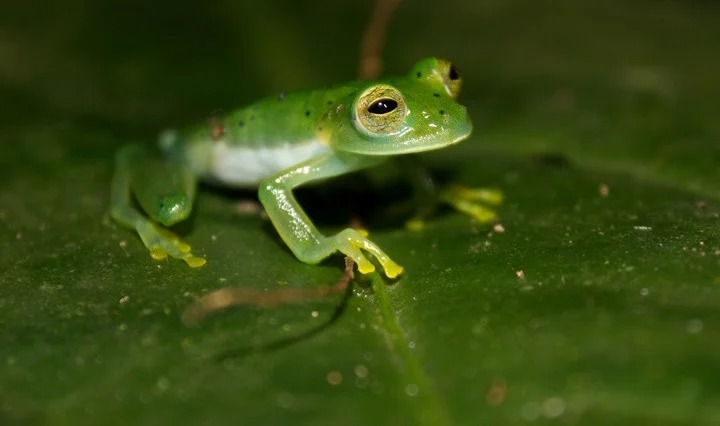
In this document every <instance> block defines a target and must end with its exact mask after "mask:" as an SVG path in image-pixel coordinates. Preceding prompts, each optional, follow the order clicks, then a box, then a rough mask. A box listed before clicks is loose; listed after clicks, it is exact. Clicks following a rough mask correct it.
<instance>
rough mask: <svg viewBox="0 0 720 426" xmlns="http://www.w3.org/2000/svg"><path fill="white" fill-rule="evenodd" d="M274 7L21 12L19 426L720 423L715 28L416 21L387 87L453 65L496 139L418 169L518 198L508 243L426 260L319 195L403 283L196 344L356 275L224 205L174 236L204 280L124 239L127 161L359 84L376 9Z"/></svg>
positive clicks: (386, 216) (617, 6)
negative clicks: (127, 147) (221, 302)
mask: <svg viewBox="0 0 720 426" xmlns="http://www.w3.org/2000/svg"><path fill="white" fill-rule="evenodd" d="M254 3H257V4H253V5H252V6H250V5H245V4H240V3H238V4H234V3H233V4H231V3H217V4H213V5H210V4H207V5H204V4H197V5H194V6H180V5H178V4H175V3H172V4H171V3H169V2H151V3H150V4H142V5H141V4H140V3H138V4H131V3H128V4H121V3H118V4H110V3H107V4H104V3H92V4H91V3H87V4H86V3H82V4H80V3H79V2H65V4H63V6H62V7H61V8H58V10H49V12H48V13H47V14H46V15H40V14H38V12H33V11H35V10H41V9H42V8H40V9H39V5H36V4H33V3H32V2H31V3H27V2H26V3H22V2H15V3H14V4H13V5H11V6H8V11H7V13H3V15H4V16H3V20H4V22H6V23H7V25H4V26H2V29H1V30H0V38H1V39H3V40H6V41H5V42H4V43H2V47H0V64H1V65H0V98H1V99H2V102H0V113H2V114H0V116H1V117H0V149H1V150H2V154H0V178H2V184H0V229H2V235H3V236H4V238H3V240H2V242H1V243H0V312H2V314H0V330H2V331H0V365H1V366H2V368H0V424H3V425H6V424H7V425H14V424H51V425H66V424H67V425H77V424H98V423H103V424H123V425H125V424H138V425H142V424H148V425H149V424H153V425H155V424H287V423H292V424H351V425H352V424H357V425H365V424H427V425H450V424H468V425H469V424H524V423H527V422H529V421H533V420H534V421H536V422H538V423H543V424H544V423H548V424H551V423H565V424H583V425H589V424H598V425H605V424H628V425H631V424H632V425H635V424H653V425H659V424H707V425H710V424H717V423H719V422H720V408H718V407H720V404H719V402H720V400H719V399H718V395H720V385H719V383H720V380H718V378H720V363H719V362H718V359H720V328H718V324H720V185H719V184H718V182H719V181H720V167H718V165H719V164H720V143H719V141H720V124H718V123H719V122H718V120H717V111H718V109H717V105H718V103H717V100H718V99H720V85H719V84H718V79H717V76H718V75H720V59H719V58H720V57H719V56H718V55H717V52H718V51H720V27H718V25H717V18H718V15H720V9H718V6H717V5H716V4H715V3H712V2H692V3H689V2H635V3H626V2H619V1H618V2H612V1H611V2H609V3H608V2H603V3H597V4H595V3H589V2H576V1H570V0H567V1H564V2H555V3H553V5H549V4H542V5H541V4H539V3H538V4H536V3H535V2H530V1H521V0H518V1H509V2H505V1H503V2H499V1H488V2H482V3H480V2H463V1H459V0H458V1H450V2H418V3H413V2H406V3H405V4H403V5H401V7H400V9H399V10H398V12H397V15H396V16H395V20H394V21H393V23H392V25H391V27H390V32H389V34H390V37H389V39H388V46H387V50H386V53H385V60H386V65H387V68H388V71H392V72H404V71H405V69H406V68H407V67H408V66H410V64H412V63H413V61H415V60H416V59H418V58H420V57H422V56H425V55H430V54H434V55H438V56H445V57H449V58H451V59H453V60H454V61H455V62H456V63H457V64H458V66H459V68H460V70H461V72H462V74H463V76H464V78H465V89H464V90H465V92H464V94H463V97H462V100H463V102H464V103H466V104H467V105H468V107H469V109H470V111H471V113H472V116H473V120H474V123H475V132H474V134H473V136H472V137H471V138H470V139H469V140H468V141H466V142H464V143H463V144H461V145H459V146H457V147H453V148H450V149H446V150H443V151H440V152H436V153H430V154H428V155H425V156H423V158H424V160H426V162H427V163H428V164H429V166H430V167H431V168H432V169H433V170H434V171H436V172H437V173H438V174H439V175H441V176H446V177H449V178H450V179H451V180H453V181H459V182H462V183H464V184H466V185H470V186H483V187H499V188H501V189H502V190H503V191H504V193H505V198H506V202H505V204H503V205H502V206H501V207H500V208H499V214H500V222H499V223H500V224H501V225H502V226H495V227H493V226H488V225H478V224H474V223H472V221H470V220H469V219H468V218H467V217H464V216H462V215H460V214H457V213H455V212H452V211H443V212H441V213H440V214H439V215H438V216H437V217H435V218H433V219H432V220H430V221H429V222H428V223H427V224H426V227H425V229H424V230H422V231H420V232H410V231H406V230H405V229H404V228H403V226H402V218H398V217H394V216H391V213H392V212H393V205H394V203H395V202H397V201H398V199H399V198H401V196H402V195H403V194H402V193H400V191H402V187H401V186H398V185H394V184H392V185H389V187H387V188H384V187H377V186H372V184H371V183H369V182H368V181H365V180H361V179H357V178H356V177H351V178H348V179H340V180H337V181H335V182H330V183H329V184H328V185H327V186H322V187H318V188H310V189H307V190H303V191H300V194H299V197H300V198H301V200H302V202H303V205H305V206H306V207H307V210H308V212H309V214H310V216H311V217H313V218H315V219H316V221H317V223H318V225H319V226H320V227H321V228H322V229H323V230H325V231H326V232H334V231H335V230H337V229H339V228H341V227H344V226H347V224H348V223H349V222H350V221H351V219H354V218H358V217H359V218H360V220H362V221H363V223H364V224H365V225H367V227H368V228H369V229H370V231H371V236H372V238H373V240H374V241H376V242H377V243H378V244H379V245H380V246H381V247H382V248H383V249H384V250H386V251H387V252H388V253H390V254H392V255H393V257H394V258H395V259H396V260H397V261H399V262H400V263H401V264H402V265H403V266H404V267H405V268H406V271H407V273H406V274H405V275H404V276H403V277H402V278H401V279H400V280H398V281H396V282H388V281H385V280H383V279H381V278H380V277H378V276H376V275H373V276H369V277H365V278H362V277H359V278H358V279H357V280H356V282H355V285H354V288H353V290H352V293H351V294H349V296H348V297H346V298H343V297H340V296H338V297H331V298H327V299H325V300H320V301H317V302H307V303H301V304H296V305H288V306H281V307H277V308H274V309H261V308H252V307H244V308H237V309H230V310H227V311H223V312H221V313H217V314H214V315H212V316H210V317H209V318H207V319H206V320H205V321H204V322H203V323H201V325H200V326H198V327H195V328H188V327H185V326H184V325H183V324H182V323H181V321H180V315H181V313H182V311H183V309H184V308H185V307H186V306H187V305H188V304H189V303H191V302H192V301H193V300H195V299H196V298H197V297H199V296H201V295H202V294H205V293H207V292H209V291H212V290H214V289H218V288H221V287H228V286H239V287H244V288H256V289H267V290H268V291H273V290H275V289H282V288H289V287H307V286H313V285H317V284H322V283H333V282H335V281H336V280H337V279H338V278H339V277H340V275H341V273H342V259H341V257H340V256H337V257H335V258H331V259H330V260H328V261H327V262H325V263H323V264H321V265H316V266H312V265H305V264H302V263H300V262H298V261H297V260H296V259H295V258H294V257H293V256H292V254H291V253H290V252H289V251H288V250H287V249H286V248H285V247H284V246H283V244H282V242H281V241H280V240H279V238H278V237H277V235H276V234H275V233H274V231H273V229H272V227H271V226H270V225H269V223H268V222H267V221H265V220H264V219H263V218H262V217H260V215H258V214H256V213H248V212H247V211H246V210H247V209H245V208H244V207H243V206H246V205H247V204H242V203H243V202H245V203H246V202H248V201H250V202H252V201H254V200H255V195H254V194H253V193H252V192H227V191H222V190H217V189H216V188H209V187H204V188H203V191H202V192H201V194H200V196H199V198H198V203H197V209H196V213H195V214H194V216H193V217H192V218H191V220H190V221H189V223H188V224H185V225H184V226H182V227H180V229H179V231H180V232H181V233H182V234H183V235H185V236H186V238H187V240H188V241H189V242H190V243H191V244H192V245H193V247H194V250H195V251H196V252H197V253H198V254H200V255H203V256H205V257H206V258H207V259H208V264H207V265H206V266H205V267H203V268H199V269H194V270H191V269H189V268H188V267H187V266H186V265H185V264H184V263H182V262H179V261H167V262H155V261H152V260H151V259H150V257H149V256H148V254H147V252H146V250H145V249H144V248H143V247H142V244H141V243H140V241H139V240H138V238H137V237H136V236H135V235H134V234H133V233H131V232H129V231H127V230H125V229H122V228H118V227H117V226H116V225H114V224H113V223H112V222H111V221H110V220H109V219H108V217H107V207H108V189H109V188H108V186H109V185H108V184H109V180H110V177H111V174H112V161H113V153H114V152H115V151H116V150H117V149H118V148H119V147H120V146H121V145H123V144H125V143H127V142H130V141H138V140H143V141H147V143H152V141H153V138H154V134H155V133H156V131H157V130H160V129H162V128H163V127H164V126H172V125H181V124H183V123H186V122H188V121H191V120H193V119H197V118H198V117H200V118H201V119H202V117H207V116H208V115H210V114H211V113H212V112H213V111H215V110H217V109H225V110H227V109H230V108H234V107H238V106H242V105H243V104H244V103H247V102H250V101H252V100H254V99H255V98H257V97H260V96H264V95H267V94H271V93H274V92H277V91H280V90H292V89H296V88H300V87H308V86H315V85H324V84H327V83H330V82H335V81H342V80H347V79H350V78H352V76H353V75H354V72H355V69H356V65H357V54H356V52H357V50H358V49H357V43H358V40H359V38H360V35H361V33H362V30H363V26H364V25H365V22H366V20H367V17H368V16H369V13H370V11H369V10H368V7H369V6H368V5H366V4H364V3H361V4H358V5H352V4H344V3H342V2H341V3H339V4H338V2H332V3H330V2H319V3H318V2H313V3H309V4H303V3H302V2H301V3H297V2H287V3H285V4H284V5H282V6H281V5H279V4H265V5H263V3H262V2H254ZM71 6H76V7H71ZM80 6H82V7H80ZM331 6H332V7H331ZM42 10H45V9H42ZM29 17H31V18H32V19H29ZM338 206H340V207H338Z"/></svg>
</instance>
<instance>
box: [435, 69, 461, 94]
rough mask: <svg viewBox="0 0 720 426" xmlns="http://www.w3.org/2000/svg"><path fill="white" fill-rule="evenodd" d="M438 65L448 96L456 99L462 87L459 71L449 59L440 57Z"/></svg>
mask: <svg viewBox="0 0 720 426" xmlns="http://www.w3.org/2000/svg"><path fill="white" fill-rule="evenodd" d="M439 65H440V74H441V75H442V79H443V83H444V84H445V89H446V90H447V92H448V94H449V95H450V97H452V98H453V99H457V97H458V96H459V95H460V89H461V88H462V78H460V73H459V72H458V70H457V68H456V67H455V64H453V63H452V62H450V61H446V60H442V59H441V60H440V64H439Z"/></svg>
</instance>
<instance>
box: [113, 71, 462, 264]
mask: <svg viewBox="0 0 720 426" xmlns="http://www.w3.org/2000/svg"><path fill="white" fill-rule="evenodd" d="M460 87H461V80H460V77H459V75H458V73H457V71H456V70H455V68H454V66H453V65H452V64H451V63H450V62H448V61H445V60H440V59H436V58H427V59H424V60H422V61H420V62H418V63H417V64H415V66H414V67H413V68H412V70H411V71H410V72H409V73H408V74H407V75H406V76H404V77H398V78H392V79H387V80H381V81H376V82H364V81H358V82H351V83H347V84H343V85H338V86H334V87H330V88H327V89H319V90H309V91H304V92H297V93H292V94H288V95H284V94H281V95H279V96H275V97H272V98H266V99H263V100H260V101H259V102H257V103H255V104H252V105H250V106H248V107H246V108H243V109H240V110H237V111H235V112H231V113H230V114H227V115H226V116H224V117H216V118H213V119H212V120H210V121H209V122H208V123H204V124H202V125H198V126H195V127H191V128H189V129H187V130H184V131H179V132H167V133H165V134H164V135H163V136H162V137H161V139H160V152H161V153H162V154H163V155H162V156H160V157H157V156H153V155H151V154H150V153H148V151H147V150H146V149H145V148H143V147H140V146H136V145H133V146H128V147H125V148H123V149H122V150H121V151H120V152H119V153H118V155H117V164H116V173H115V176H114V178H113V185H112V209H111V215H112V216H113V218H114V219H115V220H116V221H117V222H118V223H120V224H122V225H125V226H127V227H130V228H134V229H135V230H136V231H137V232H138V233H139V234H140V237H141V239H142V240H143V242H144V243H145V245H146V246H147V247H148V249H149V250H150V252H151V255H152V257H153V258H156V259H160V258H164V257H166V256H167V255H170V256H172V257H176V258H179V259H183V260H185V261H186V262H187V263H188V264H189V265H190V266H201V265H202V264H204V263H205V260H204V259H203V258H200V257H196V256H194V255H192V253H191V251H190V246H189V245H187V244H185V243H183V242H182V241H180V240H179V239H178V238H177V237H175V236H174V235H172V234H171V233H169V232H168V231H167V230H165V229H163V228H162V227H161V226H160V225H159V223H160V224H163V225H166V226H168V225H172V224H174V223H176V222H178V221H181V220H183V219H185V218H187V216H188V215H189V213H190V211H191V208H192V204H193V198H194V193H195V188H196V184H197V181H198V180H200V179H208V180H214V181H217V182H220V183H224V184H228V185H249V184H251V185H255V186H257V187H258V196H259V198H260V201H261V203H262V204H263V206H264V208H265V210H266V212H267V214H268V216H269V217H270V219H271V221H272V222H273V224H274V226H275V228H276V229H277V231H278V233H279V234H280V236H281V237H282V239H283V240H284V241H285V243H286V244H287V245H288V247H289V248H290V249H291V250H292V252H293V253H294V254H295V256H296V257H297V258H298V259H300V260H301V261H303V262H306V263H318V262H320V261H321V260H323V259H324V258H326V257H328V256H329V255H331V254H333V253H335V252H338V251H339V252H341V253H343V254H344V255H346V256H349V257H351V258H352V259H353V260H354V261H355V262H356V263H357V265H358V270H359V271H360V272H361V273H365V274H366V273H370V272H372V271H374V269H375V266H374V264H373V263H372V262H371V261H370V260H368V258H367V257H366V256H367V254H370V255H371V256H372V257H374V258H375V260H376V261H377V262H378V263H379V264H380V265H381V267H382V268H383V270H384V272H385V274H386V275H387V276H388V277H390V278H395V277H397V276H398V275H400V274H401V273H402V271H403V269H402V267H400V266H399V265H398V264H397V263H395V262H394V261H392V260H391V259H390V258H389V257H388V256H387V255H386V254H385V253H384V252H383V251H382V250H381V249H380V248H379V247H378V246H377V245H375V244H374V243H373V242H371V241H370V240H369V239H367V236H366V234H365V233H364V232H361V231H357V230H354V229H350V228H348V229H345V230H343V231H341V232H339V233H338V234H336V235H333V236H329V237H328V236H324V235H323V234H321V233H320V232H319V231H318V230H317V229H316V228H315V226H314V225H313V223H312V222H311V221H310V219H309V218H308V217H307V215H306V214H305V213H304V211H303V210H302V208H301V207H300V205H299V204H298V203H297V201H296V200H295V198H294V196H293V193H292V190H293V188H295V187H297V186H299V185H302V184H304V183H307V182H311V181H317V180H320V179H326V178H329V177H333V176H338V175H342V174H345V173H350V172H353V171H356V170H360V169H363V168H366V167H370V166H374V165H377V164H379V163H381V162H382V161H383V160H385V159H386V158H388V157H391V156H395V155H402V154H408V153H414V152H420V151H427V150H432V149H438V148H442V147H446V146H449V145H452V144H454V143H457V142H459V141H461V140H463V139H465V138H467V137H468V136H469V135H470V132H471V131H472V124H471V122H470V120H469V118H468V115H467V112H466V110H465V107H463V106H462V105H460V104H458V103H457V102H456V98H457V96H458V94H459V92H460ZM148 182H150V183H148ZM133 196H134V198H135V199H136V200H137V201H138V204H139V205H140V206H141V208H142V209H143V211H144V212H145V214H146V215H147V216H145V215H143V214H142V213H141V212H139V211H137V210H136V209H135V208H134V207H133V205H132V202H131V201H132V198H133Z"/></svg>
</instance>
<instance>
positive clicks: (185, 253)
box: [110, 145, 205, 267]
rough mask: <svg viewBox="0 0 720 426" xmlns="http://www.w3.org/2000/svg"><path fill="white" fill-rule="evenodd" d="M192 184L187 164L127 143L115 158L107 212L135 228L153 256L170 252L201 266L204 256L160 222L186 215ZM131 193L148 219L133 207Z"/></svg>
mask: <svg viewBox="0 0 720 426" xmlns="http://www.w3.org/2000/svg"><path fill="white" fill-rule="evenodd" d="M195 187H196V178H195V176H194V175H193V173H192V172H191V171H190V170H189V169H188V168H187V167H186V166H184V165H182V164H179V163H178V162H173V161H163V160H160V159H158V158H156V157H153V156H152V155H151V154H150V153H149V152H148V150H147V149H146V148H145V147H142V146H139V145H128V146H126V147H124V148H122V149H121V150H120V151H119V152H118V154H117V157H116V159H115V175H114V176H113V180H112V188H111V210H110V215H111V216H112V218H113V219H115V220H116V221H117V222H118V223H120V224H122V225H124V226H127V227H129V228H132V229H135V230H136V231H137V233H138V235H140V239H142V241H143V243H144V244H145V246H146V247H147V248H148V250H150V255H151V256H152V257H153V258H154V259H164V258H166V257H167V256H168V255H169V256H171V257H174V258H177V259H182V260H184V261H185V262H186V263H187V264H188V265H189V266H191V267H198V266H202V265H204V264H205V259H203V258H201V257H197V256H194V255H193V254H192V253H191V251H190V246H189V245H188V244H186V243H184V242H183V241H181V240H180V238H178V237H177V236H176V235H175V234H173V233H171V232H170V231H168V230H167V229H165V228H164V227H163V226H161V225H160V224H162V225H165V226H170V225H173V224H175V223H178V222H180V221H182V220H184V219H186V218H187V217H188V216H189V214H190V211H191V210H192V203H193V199H194V197H195ZM133 196H134V199H135V200H136V201H137V203H138V204H139V205H140V207H141V208H142V210H143V211H144V212H145V213H146V214H147V215H148V217H149V218H148V217H146V216H144V215H143V214H142V213H140V212H139V211H138V210H137V209H136V208H135V207H134V206H133ZM158 222H159V223H158Z"/></svg>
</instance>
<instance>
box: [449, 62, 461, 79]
mask: <svg viewBox="0 0 720 426" xmlns="http://www.w3.org/2000/svg"><path fill="white" fill-rule="evenodd" d="M459 78H460V74H458V72H457V68H455V65H450V80H457V79H459Z"/></svg>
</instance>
